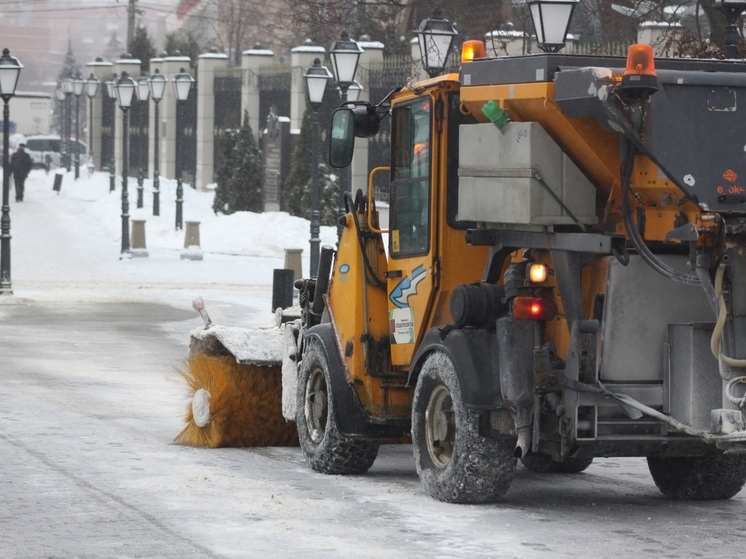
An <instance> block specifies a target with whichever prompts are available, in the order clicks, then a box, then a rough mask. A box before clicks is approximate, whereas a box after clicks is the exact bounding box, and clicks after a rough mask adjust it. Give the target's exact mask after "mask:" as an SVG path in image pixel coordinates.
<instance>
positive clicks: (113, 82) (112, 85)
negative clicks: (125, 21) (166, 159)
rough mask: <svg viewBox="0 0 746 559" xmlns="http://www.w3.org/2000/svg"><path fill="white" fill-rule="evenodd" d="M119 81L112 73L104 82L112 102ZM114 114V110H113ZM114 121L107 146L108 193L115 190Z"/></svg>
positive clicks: (113, 121)
mask: <svg viewBox="0 0 746 559" xmlns="http://www.w3.org/2000/svg"><path fill="white" fill-rule="evenodd" d="M118 80H119V76H117V73H116V72H114V73H113V74H112V75H111V79H110V80H108V81H107V82H106V95H107V97H108V98H109V99H114V101H116V100H117V81H118ZM113 110H114V112H115V113H116V108H114V109H113ZM116 121H117V119H116V118H114V117H112V119H111V123H112V124H111V142H109V144H110V145H111V153H109V154H107V155H108V156H109V192H114V189H115V178H116V161H115V159H116V157H115V153H114V152H115V146H114V138H115V137H116V128H117V127H116ZM103 156H104V154H103V153H102V154H101V157H102V159H103Z"/></svg>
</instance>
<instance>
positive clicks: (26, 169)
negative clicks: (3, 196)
mask: <svg viewBox="0 0 746 559" xmlns="http://www.w3.org/2000/svg"><path fill="white" fill-rule="evenodd" d="M33 165H34V162H33V160H32V159H31V156H30V155H29V154H28V153H26V144H21V145H19V146H18V150H16V152H15V153H14V154H13V155H12V156H11V157H10V172H11V173H13V182H15V184H16V202H23V188H24V186H25V183H26V177H28V174H29V173H30V172H31V167H32V166H33Z"/></svg>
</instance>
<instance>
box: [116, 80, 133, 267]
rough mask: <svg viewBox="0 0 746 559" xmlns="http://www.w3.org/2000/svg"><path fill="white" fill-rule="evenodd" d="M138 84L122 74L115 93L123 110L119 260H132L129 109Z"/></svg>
mask: <svg viewBox="0 0 746 559" xmlns="http://www.w3.org/2000/svg"><path fill="white" fill-rule="evenodd" d="M136 88H137V84H136V83H135V80H133V79H132V78H131V77H130V76H129V75H128V74H127V72H122V77H120V78H119V80H118V81H117V83H116V86H115V91H116V95H117V102H118V103H119V108H120V109H122V113H123V116H124V118H123V122H122V128H123V131H122V143H123V145H122V251H121V255H120V256H119V258H120V259H121V258H130V257H131V256H132V254H131V252H130V214H129V210H130V203H129V198H128V194H127V178H128V177H127V175H128V174H129V164H130V162H129V132H130V130H129V128H130V119H129V109H130V107H131V106H132V98H133V97H134V95H135V89H136Z"/></svg>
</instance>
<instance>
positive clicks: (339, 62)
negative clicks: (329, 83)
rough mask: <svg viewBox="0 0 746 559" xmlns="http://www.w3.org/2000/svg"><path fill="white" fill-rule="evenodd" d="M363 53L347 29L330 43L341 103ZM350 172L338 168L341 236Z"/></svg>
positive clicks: (338, 232)
mask: <svg viewBox="0 0 746 559" xmlns="http://www.w3.org/2000/svg"><path fill="white" fill-rule="evenodd" d="M361 54H363V49H362V48H361V47H360V45H358V44H357V42H355V41H353V40H352V39H350V35H349V34H348V33H347V31H342V34H341V35H340V38H339V40H338V41H334V43H332V48H331V49H330V50H329V58H331V61H332V68H333V69H334V77H335V79H336V80H337V87H339V90H340V92H341V93H342V105H344V104H345V103H347V90H348V89H349V88H350V86H351V85H352V84H353V83H354V81H355V72H357V64H358V62H359V61H360V55H361ZM350 172H351V169H350V168H349V167H346V168H344V169H340V173H339V206H338V209H337V214H338V216H339V224H338V225H337V235H338V236H339V237H342V229H343V225H342V219H343V218H344V214H345V210H344V207H345V193H346V192H348V191H349V190H350V182H351V180H350Z"/></svg>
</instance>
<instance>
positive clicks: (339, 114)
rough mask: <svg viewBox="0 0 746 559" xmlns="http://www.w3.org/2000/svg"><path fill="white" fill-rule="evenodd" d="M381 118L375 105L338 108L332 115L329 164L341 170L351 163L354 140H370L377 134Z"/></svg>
mask: <svg viewBox="0 0 746 559" xmlns="http://www.w3.org/2000/svg"><path fill="white" fill-rule="evenodd" d="M380 125H381V118H380V117H379V116H378V113H376V107H375V105H355V106H353V107H340V108H339V109H337V110H336V111H334V113H333V114H332V129H331V133H330V134H329V164H330V165H331V166H332V167H335V168H337V169H341V168H343V167H347V166H349V165H350V163H351V162H352V154H353V151H354V149H355V138H356V137H357V138H370V137H372V136H375V135H376V134H378V129H379V128H380Z"/></svg>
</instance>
